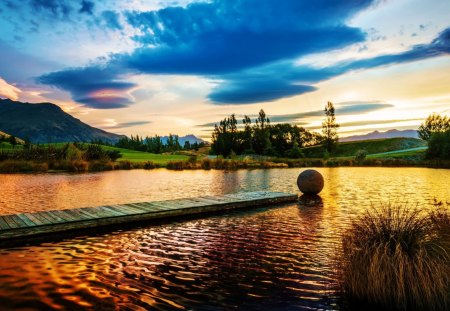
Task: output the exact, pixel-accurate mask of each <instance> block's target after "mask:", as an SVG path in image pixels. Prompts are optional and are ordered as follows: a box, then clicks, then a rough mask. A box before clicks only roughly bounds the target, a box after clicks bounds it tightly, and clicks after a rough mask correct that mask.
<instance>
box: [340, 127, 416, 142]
mask: <svg viewBox="0 0 450 311" xmlns="http://www.w3.org/2000/svg"><path fill="white" fill-rule="evenodd" d="M397 137H410V138H419V135H418V134H417V131H416V130H404V131H399V130H395V129H394V130H389V131H386V132H379V131H373V132H371V133H367V134H364V135H353V136H347V137H342V138H340V139H339V141H340V142H347V141H358V140H369V139H382V138H397Z"/></svg>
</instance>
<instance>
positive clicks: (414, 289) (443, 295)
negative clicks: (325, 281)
mask: <svg viewBox="0 0 450 311" xmlns="http://www.w3.org/2000/svg"><path fill="white" fill-rule="evenodd" d="M440 232H441V231H440V230H439V228H438V227H437V226H436V225H435V223H434V222H433V221H431V218H430V215H424V214H421V213H420V212H419V211H418V210H413V209H408V208H406V207H401V206H391V205H388V206H387V207H384V208H382V209H380V210H378V211H377V210H375V209H373V210H370V211H367V212H366V213H365V214H364V215H363V216H361V217H359V218H357V219H356V220H355V221H354V222H353V223H352V225H351V227H350V228H349V229H348V231H346V232H345V233H344V234H343V237H342V254H341V258H340V261H339V268H340V269H339V273H340V276H341V285H342V288H343V291H344V293H345V294H346V296H347V297H348V298H349V299H350V301H353V302H355V301H356V302H359V303H364V304H368V305H372V306H377V307H379V308H380V309H403V310H406V309H408V310H409V309H418V310H424V309H427V310H446V309H447V307H449V299H450V295H449V290H450V288H449V279H450V268H449V265H448V260H449V254H448V251H449V250H448V244H447V243H446V242H445V238H443V236H442V234H440ZM446 245H447V246H446Z"/></svg>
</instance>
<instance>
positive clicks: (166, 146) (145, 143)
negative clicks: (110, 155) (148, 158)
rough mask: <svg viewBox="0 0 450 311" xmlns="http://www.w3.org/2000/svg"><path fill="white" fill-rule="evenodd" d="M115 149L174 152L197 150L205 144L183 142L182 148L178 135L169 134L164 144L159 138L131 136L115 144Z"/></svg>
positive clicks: (156, 136)
mask: <svg viewBox="0 0 450 311" xmlns="http://www.w3.org/2000/svg"><path fill="white" fill-rule="evenodd" d="M115 146H116V147H119V148H125V149H131V150H137V151H144V152H150V153H164V152H175V151H179V150H198V149H199V148H201V147H204V146H205V143H203V142H201V143H197V142H195V143H192V144H191V143H190V142H189V141H185V142H184V144H183V146H181V144H180V142H179V138H178V135H173V134H170V135H169V136H168V137H167V140H166V142H163V140H162V138H161V136H158V135H155V136H153V137H149V136H147V137H145V138H144V137H142V136H141V137H140V136H139V135H135V136H133V135H131V136H130V137H127V136H125V137H122V138H120V139H119V140H118V141H117V143H116V144H115Z"/></svg>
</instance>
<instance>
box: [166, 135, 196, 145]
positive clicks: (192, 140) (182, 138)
mask: <svg viewBox="0 0 450 311" xmlns="http://www.w3.org/2000/svg"><path fill="white" fill-rule="evenodd" d="M167 139H169V136H162V137H161V141H162V142H163V144H166V143H167ZM186 141H188V142H189V143H190V144H194V143H198V144H199V143H204V142H205V141H204V140H203V139H201V138H198V137H197V136H195V135H193V134H189V135H186V136H179V137H178V142H179V143H180V145H181V146H184V143H185V142H186Z"/></svg>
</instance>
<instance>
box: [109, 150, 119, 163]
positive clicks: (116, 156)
mask: <svg viewBox="0 0 450 311" xmlns="http://www.w3.org/2000/svg"><path fill="white" fill-rule="evenodd" d="M106 155H107V156H108V157H109V158H110V159H111V161H116V160H117V159H119V158H121V157H122V154H121V153H120V151H119V150H108V151H106Z"/></svg>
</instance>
